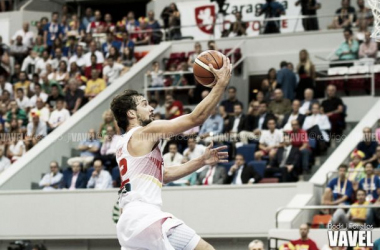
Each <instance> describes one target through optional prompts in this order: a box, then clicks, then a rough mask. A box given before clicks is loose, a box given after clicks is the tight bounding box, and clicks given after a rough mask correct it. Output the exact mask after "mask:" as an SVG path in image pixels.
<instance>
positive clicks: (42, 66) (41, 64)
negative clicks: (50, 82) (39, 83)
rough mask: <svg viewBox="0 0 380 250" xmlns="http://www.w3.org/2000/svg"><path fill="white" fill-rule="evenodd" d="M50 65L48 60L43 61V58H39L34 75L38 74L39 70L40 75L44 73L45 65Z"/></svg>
mask: <svg viewBox="0 0 380 250" xmlns="http://www.w3.org/2000/svg"><path fill="white" fill-rule="evenodd" d="M47 63H50V60H49V59H48V60H46V61H44V59H43V58H40V60H38V62H37V63H36V73H38V70H40V75H41V74H45V73H46V64H47Z"/></svg>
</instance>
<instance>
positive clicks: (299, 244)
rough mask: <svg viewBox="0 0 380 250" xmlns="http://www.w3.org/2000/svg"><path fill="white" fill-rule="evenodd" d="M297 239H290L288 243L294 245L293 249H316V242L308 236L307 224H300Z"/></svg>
mask: <svg viewBox="0 0 380 250" xmlns="http://www.w3.org/2000/svg"><path fill="white" fill-rule="evenodd" d="M300 235H301V238H300V239H299V240H291V241H290V243H291V244H292V245H293V246H294V247H295V249H308V250H318V247H317V244H316V243H315V242H314V241H313V240H311V239H310V238H309V236H308V235H309V226H308V225H307V224H301V226H300Z"/></svg>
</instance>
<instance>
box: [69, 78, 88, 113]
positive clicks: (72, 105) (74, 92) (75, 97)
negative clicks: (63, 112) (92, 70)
mask: <svg viewBox="0 0 380 250" xmlns="http://www.w3.org/2000/svg"><path fill="white" fill-rule="evenodd" d="M78 84H79V83H78V80H77V79H74V78H71V79H70V80H69V84H68V91H67V92H66V95H65V107H66V109H67V110H68V111H69V112H70V114H75V113H76V112H77V111H78V110H79V108H80V107H81V106H82V104H83V103H84V100H83V99H84V91H83V90H81V89H79V88H78Z"/></svg>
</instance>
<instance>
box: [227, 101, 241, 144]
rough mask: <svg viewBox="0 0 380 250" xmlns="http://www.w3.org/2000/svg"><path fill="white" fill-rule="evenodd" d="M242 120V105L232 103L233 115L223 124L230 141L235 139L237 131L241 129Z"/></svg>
mask: <svg viewBox="0 0 380 250" xmlns="http://www.w3.org/2000/svg"><path fill="white" fill-rule="evenodd" d="M244 120H245V114H244V113H243V106H242V105H241V104H239V103H236V104H235V105H234V115H230V116H229V119H228V122H227V123H225V126H224V131H225V132H226V133H228V135H229V136H230V138H229V140H230V141H236V139H237V136H238V133H239V132H241V131H242V128H243V126H244Z"/></svg>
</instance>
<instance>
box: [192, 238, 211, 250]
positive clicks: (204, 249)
mask: <svg viewBox="0 0 380 250" xmlns="http://www.w3.org/2000/svg"><path fill="white" fill-rule="evenodd" d="M194 250H215V248H213V247H212V246H211V245H210V244H209V243H207V242H206V241H205V240H204V239H200V241H199V242H198V245H197V246H196V247H195V248H194Z"/></svg>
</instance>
